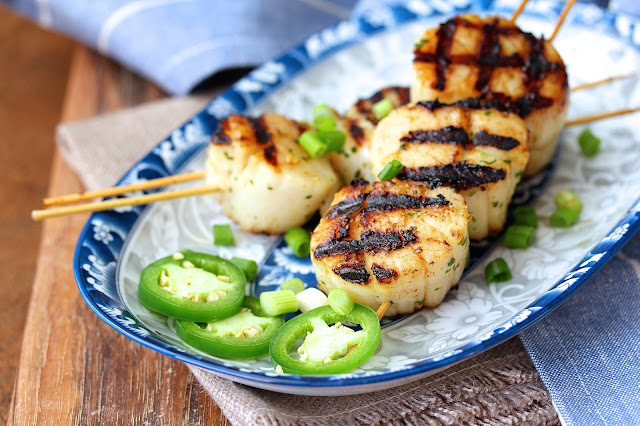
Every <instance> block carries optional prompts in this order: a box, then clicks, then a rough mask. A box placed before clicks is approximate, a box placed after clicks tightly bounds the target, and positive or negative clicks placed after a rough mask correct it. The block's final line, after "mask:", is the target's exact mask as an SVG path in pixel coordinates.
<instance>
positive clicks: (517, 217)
mask: <svg viewBox="0 0 640 426" xmlns="http://www.w3.org/2000/svg"><path fill="white" fill-rule="evenodd" d="M513 221H514V222H515V224H516V225H525V226H531V227H533V228H537V227H538V214H537V213H536V209H534V208H533V207H531V206H518V207H516V208H515V210H514V211H513Z"/></svg>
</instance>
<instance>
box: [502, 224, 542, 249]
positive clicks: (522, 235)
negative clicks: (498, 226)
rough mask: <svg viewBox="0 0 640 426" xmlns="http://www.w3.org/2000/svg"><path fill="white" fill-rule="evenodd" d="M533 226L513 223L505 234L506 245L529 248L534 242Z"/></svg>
mask: <svg viewBox="0 0 640 426" xmlns="http://www.w3.org/2000/svg"><path fill="white" fill-rule="evenodd" d="M534 231H535V229H534V228H533V226H526V225H511V226H509V227H508V228H507V231H506V232H505V234H504V245H505V247H509V248H527V247H529V246H531V243H533V233H534Z"/></svg>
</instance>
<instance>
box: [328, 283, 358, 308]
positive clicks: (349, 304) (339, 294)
mask: <svg viewBox="0 0 640 426" xmlns="http://www.w3.org/2000/svg"><path fill="white" fill-rule="evenodd" d="M329 306H331V307H332V308H333V310H334V311H336V312H337V313H339V314H340V315H347V314H348V313H349V312H351V310H352V309H353V300H351V297H349V294H348V293H347V292H346V291H344V290H343V289H341V288H334V289H333V290H331V291H330V292H329Z"/></svg>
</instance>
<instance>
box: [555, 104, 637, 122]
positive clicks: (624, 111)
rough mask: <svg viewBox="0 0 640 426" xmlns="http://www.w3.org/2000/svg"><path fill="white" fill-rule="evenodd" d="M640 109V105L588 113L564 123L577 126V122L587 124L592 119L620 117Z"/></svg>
mask: <svg viewBox="0 0 640 426" xmlns="http://www.w3.org/2000/svg"><path fill="white" fill-rule="evenodd" d="M638 111H640V107H636V108H624V109H619V110H617V111H609V112H601V113H598V114H593V115H587V116H585V117H580V118H574V119H573V120H569V121H567V122H565V123H564V127H568V126H575V125H576V124H585V123H590V122H592V121H597V120H602V119H605V118H611V117H618V116H620V115H626V114H631V113H634V112H638Z"/></svg>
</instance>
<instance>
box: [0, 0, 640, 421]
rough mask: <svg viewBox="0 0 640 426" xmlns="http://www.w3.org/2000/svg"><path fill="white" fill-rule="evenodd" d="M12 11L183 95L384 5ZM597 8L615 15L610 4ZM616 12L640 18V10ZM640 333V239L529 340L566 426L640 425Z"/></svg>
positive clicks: (124, 2)
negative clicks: (230, 70) (224, 72)
mask: <svg viewBox="0 0 640 426" xmlns="http://www.w3.org/2000/svg"><path fill="white" fill-rule="evenodd" d="M438 1H439V0H438ZM479 1H481V0H479ZM4 2H5V4H7V5H8V6H10V7H12V8H14V9H15V10H17V11H19V12H21V13H23V14H25V15H27V16H30V17H31V18H32V19H34V20H36V21H38V22H39V23H40V24H42V25H43V26H46V27H49V28H52V29H54V30H57V31H61V32H64V33H66V34H68V35H70V36H72V37H74V38H76V39H78V40H80V41H82V42H84V43H86V44H87V45H90V46H92V47H94V48H96V49H98V50H99V51H100V52H102V53H104V54H106V55H108V56H111V57H113V58H115V59H116V60H118V61H120V62H122V63H123V64H125V65H126V66H128V67H130V68H132V69H134V70H136V71H138V72H139V73H141V74H142V75H144V76H145V77H147V78H149V79H151V80H153V81H155V82H156V83H157V84H159V85H160V86H162V87H163V88H165V89H166V90H167V91H168V92H170V93H173V94H184V93H187V92H189V90H191V89H192V88H193V87H194V86H195V85H196V84H197V83H198V82H200V81H201V80H203V79H204V78H206V77H208V76H210V75H211V74H213V73H215V72H216V71H219V70H222V69H225V68H229V67H236V66H253V65H258V64H260V63H262V62H265V61H267V60H269V59H271V58H273V57H275V56H277V55H278V54H280V53H283V52H284V51H286V50H288V49H289V48H290V47H292V46H294V45H296V44H297V43H300V42H301V41H303V40H304V39H305V38H306V37H308V36H309V35H310V34H312V33H313V32H316V31H318V30H320V29H322V28H323V27H326V26H328V25H331V24H333V23H335V22H337V21H339V20H341V19H345V18H348V17H350V16H351V14H352V13H359V12H361V11H364V10H365V9H367V8H370V7H373V6H376V5H378V4H380V2H378V1H373V0H361V1H360V2H357V1H356V0H268V1H267V0H239V1H211V0H137V1H128V0H103V1H95V2H90V1H86V0H84V1H83V0H4ZM591 2H592V3H598V4H600V5H605V6H606V3H607V2H608V0H593V1H591ZM356 3H357V4H356ZM385 3H390V1H385ZM612 3H614V4H615V5H616V7H617V8H620V9H623V10H625V11H627V12H635V13H636V14H638V15H640V3H638V2H637V0H618V1H616V2H612ZM639 330H640V237H635V238H633V239H632V240H631V242H630V243H628V244H627V246H626V247H625V248H624V249H623V250H622V251H621V253H620V254H618V255H617V256H616V257H615V258H614V259H613V260H611V261H610V262H609V264H608V265H607V266H606V267H605V268H604V269H603V270H602V271H601V272H599V273H598V275H596V276H595V277H594V278H593V279H592V280H591V281H590V282H588V283H586V284H585V285H584V287H583V288H582V289H580V290H579V291H578V292H577V293H576V294H575V295H573V296H572V297H571V299H569V300H568V301H567V302H566V303H564V304H563V305H562V306H561V307H559V308H558V309H557V310H556V311H555V312H553V313H552V314H550V315H549V316H548V317H547V318H545V319H544V320H542V321H540V322H539V323H537V324H535V325H534V326H532V327H531V328H529V329H528V330H527V331H525V332H524V333H523V334H522V335H521V338H522V341H523V343H524V345H525V347H526V348H527V350H528V351H529V354H530V355H531V358H532V359H533V362H534V364H535V365H536V368H537V369H538V371H539V373H540V375H541V377H542V379H543V381H544V382H545V384H546V385H547V387H548V389H549V392H550V393H551V396H552V398H553V400H554V403H555V404H556V406H557V409H558V411H559V413H560V415H561V417H562V419H563V421H564V422H565V423H566V424H568V425H590V424H593V425H600V424H610V425H638V424H640V362H639V361H638V360H639V358H640V357H639V354H640V331H639Z"/></svg>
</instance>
